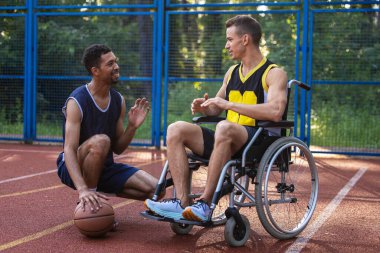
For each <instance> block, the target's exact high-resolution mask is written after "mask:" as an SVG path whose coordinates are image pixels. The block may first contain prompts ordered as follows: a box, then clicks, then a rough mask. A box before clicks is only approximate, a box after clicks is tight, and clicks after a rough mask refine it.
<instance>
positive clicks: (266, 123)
mask: <svg viewBox="0 0 380 253" xmlns="http://www.w3.org/2000/svg"><path fill="white" fill-rule="evenodd" d="M257 126H258V127H263V128H268V127H277V128H292V127H293V126H294V121H287V120H281V121H279V122H273V121H259V122H258V123H257Z"/></svg>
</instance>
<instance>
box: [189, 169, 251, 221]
mask: <svg viewBox="0 0 380 253" xmlns="http://www.w3.org/2000/svg"><path fill="white" fill-rule="evenodd" d="M206 179H207V168H206V167H203V166H201V167H200V168H199V169H198V170H196V171H194V172H193V175H192V179H191V180H192V181H191V198H198V197H200V196H201V193H202V192H203V190H204V187H205V185H206ZM237 182H238V183H239V184H240V185H241V186H243V187H244V188H245V189H248V187H249V177H248V176H243V177H241V178H239V179H238V180H237ZM229 197H230V195H229V194H226V195H224V196H222V197H221V198H220V199H219V201H218V204H217V205H216V207H215V209H214V212H213V214H212V222H213V224H214V225H223V224H225V223H226V222H227V218H226V215H225V214H224V212H225V211H226V209H227V208H228V206H229ZM244 199H245V195H244V194H241V195H236V196H235V202H241V203H242V202H244Z"/></svg>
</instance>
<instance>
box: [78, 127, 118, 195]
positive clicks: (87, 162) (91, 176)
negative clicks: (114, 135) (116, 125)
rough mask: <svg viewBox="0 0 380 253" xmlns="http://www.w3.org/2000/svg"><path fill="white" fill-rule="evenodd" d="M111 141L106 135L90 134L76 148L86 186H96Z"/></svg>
mask: <svg viewBox="0 0 380 253" xmlns="http://www.w3.org/2000/svg"><path fill="white" fill-rule="evenodd" d="M110 145H111V141H110V139H109V137H108V136H107V135H104V134H98V135H94V136H92V137H91V138H90V139H88V140H87V141H85V142H84V143H83V144H82V145H81V146H80V147H79V148H78V152H77V155H78V161H79V166H80V168H81V170H82V175H83V179H84V181H85V182H86V184H87V187H88V188H96V187H97V185H98V181H99V178H100V175H101V173H102V171H103V169H104V162H105V159H106V157H107V154H108V151H109V149H110Z"/></svg>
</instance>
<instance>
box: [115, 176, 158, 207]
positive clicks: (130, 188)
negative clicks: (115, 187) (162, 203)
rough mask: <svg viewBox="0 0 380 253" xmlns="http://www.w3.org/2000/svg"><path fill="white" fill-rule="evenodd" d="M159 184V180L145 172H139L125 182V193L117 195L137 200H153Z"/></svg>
mask: <svg viewBox="0 0 380 253" xmlns="http://www.w3.org/2000/svg"><path fill="white" fill-rule="evenodd" d="M157 183H158V180H157V179H156V178H155V177H153V176H152V175H150V174H149V173H147V172H145V171H143V170H139V171H137V172H136V173H134V174H133V175H132V176H131V177H130V178H129V179H128V180H127V181H126V182H125V184H124V188H123V191H122V192H121V193H118V194H117V195H118V196H119V197H123V198H131V199H137V200H145V199H147V198H152V197H153V195H154V191H155V189H156V185H157Z"/></svg>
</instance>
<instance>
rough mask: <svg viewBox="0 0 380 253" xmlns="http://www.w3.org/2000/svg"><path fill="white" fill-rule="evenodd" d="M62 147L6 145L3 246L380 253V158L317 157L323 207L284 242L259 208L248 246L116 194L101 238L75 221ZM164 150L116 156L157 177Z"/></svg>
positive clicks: (0, 150) (0, 154)
mask: <svg viewBox="0 0 380 253" xmlns="http://www.w3.org/2000/svg"><path fill="white" fill-rule="evenodd" d="M60 150H61V147H59V146H38V145H33V146H32V145H20V144H0V206H1V208H0V221H1V222H0V251H3V252H39V253H41V252H91V253H98V252H134V253H137V252H260V253H263V252H380V218H379V217H380V216H379V211H380V191H379V189H380V187H379V182H380V159H379V158H366V157H365V158H355V157H343V156H341V157H322V156H320V157H318V156H317V157H315V158H316V162H317V165H318V172H319V199H318V205H317V209H316V211H315V213H314V216H313V219H312V221H311V223H310V224H309V225H308V227H307V228H306V229H305V230H304V231H303V232H302V233H301V234H300V235H299V237H298V238H295V239H292V240H287V241H280V240H277V239H275V238H273V237H271V236H270V235H269V234H268V233H267V232H266V231H265V230H264V229H263V227H262V225H261V224H260V222H259V220H258V217H257V214H256V210H255V208H244V209H242V213H244V214H245V215H247V216H248V218H249V220H250V223H251V235H250V238H249V240H248V242H247V243H246V245H245V246H244V247H240V248H231V247H229V246H228V245H227V243H226V242H225V241H224V227H223V226H219V227H213V228H202V227H194V228H193V230H192V231H191V232H190V234H189V235H185V236H179V235H176V234H174V233H173V232H172V231H171V229H170V227H169V224H168V223H165V222H157V221H154V220H149V219H146V218H144V217H142V216H141V215H140V212H141V211H143V210H144V206H143V203H142V202H139V201H133V200H128V199H121V198H116V197H113V198H111V199H110V202H111V203H112V205H113V207H114V209H115V214H116V217H117V220H118V221H119V223H120V226H119V229H118V231H116V232H112V233H108V234H107V236H106V237H104V238H101V239H89V238H86V237H85V236H83V235H81V234H80V233H79V232H78V230H77V229H76V228H75V227H74V225H73V221H72V219H73V211H74V208H75V206H76V201H77V193H76V192H75V191H73V190H71V189H69V188H68V187H66V186H63V185H62V184H61V182H60V180H59V179H58V176H57V175H56V165H55V160H56V157H57V155H58V153H59V152H60ZM165 158H166V156H165V152H164V151H157V150H154V149H129V150H128V151H127V152H125V153H124V154H123V155H121V156H118V157H117V158H116V160H117V161H119V162H126V163H128V164H131V165H134V166H136V167H139V168H141V169H143V170H146V171H147V172H149V173H152V174H153V175H154V176H156V177H158V176H159V175H160V172H161V169H162V165H163V163H164V161H165Z"/></svg>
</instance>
